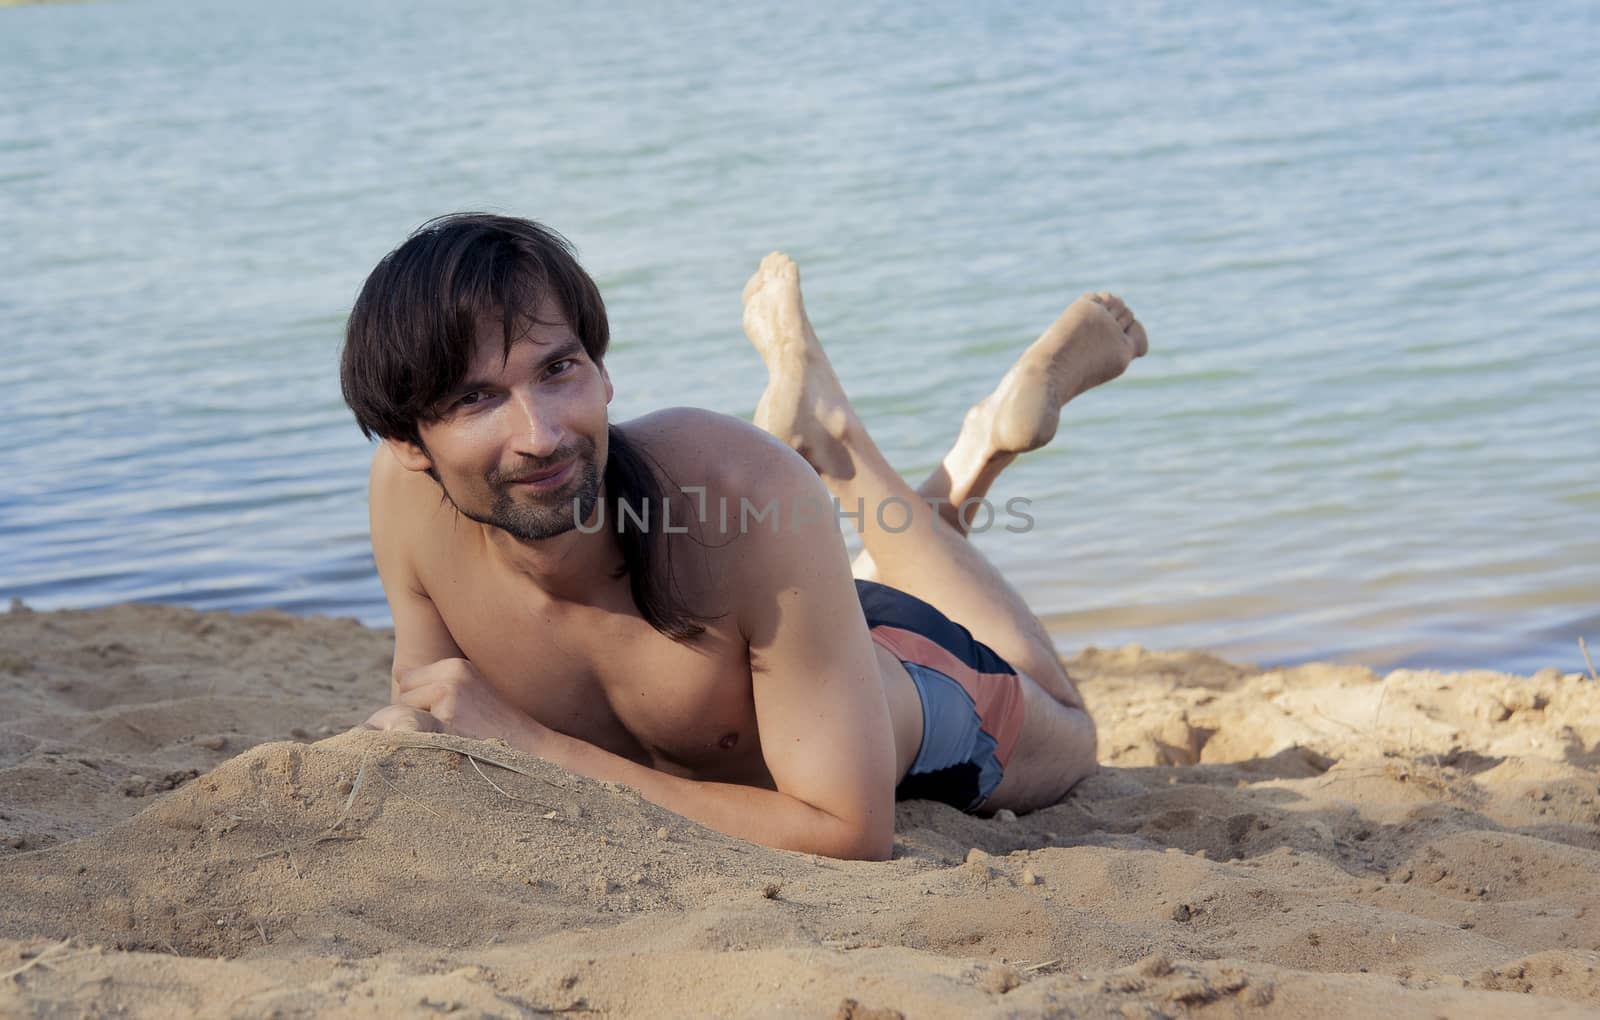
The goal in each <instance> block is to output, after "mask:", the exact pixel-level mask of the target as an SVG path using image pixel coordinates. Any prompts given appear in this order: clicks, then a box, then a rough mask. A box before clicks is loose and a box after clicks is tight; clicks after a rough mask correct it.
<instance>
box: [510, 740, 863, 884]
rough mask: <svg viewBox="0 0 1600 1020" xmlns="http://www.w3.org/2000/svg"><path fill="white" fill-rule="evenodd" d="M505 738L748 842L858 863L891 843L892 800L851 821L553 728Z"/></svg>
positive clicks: (778, 794)
mask: <svg viewBox="0 0 1600 1020" xmlns="http://www.w3.org/2000/svg"><path fill="white" fill-rule="evenodd" d="M510 743H512V744H513V745H514V746H519V747H521V749H522V750H525V751H528V752H530V753H532V754H537V755H538V756H539V757H541V758H543V759H545V760H546V761H551V762H554V763H556V764H557V765H560V766H562V767H563V768H566V769H569V770H571V771H573V772H576V773H578V774H579V775H581V776H587V777H589V778H590V779H598V780H602V781H609V782H614V783H621V784H622V785H624V786H631V787H633V788H634V789H635V790H637V791H639V795H640V796H641V797H643V798H644V799H645V800H648V801H649V802H650V803H652V804H655V805H658V806H660V807H664V808H666V809H667V810H668V811H675V812H677V813H678V814H680V815H683V816H684V817H685V818H689V819H692V820H694V821H696V822H699V823H700V824H701V825H704V826H706V827H708V828H712V829H715V830H717V831H718V832H722V833H725V834H727V835H729V836H735V837H737V838H739V839H746V840H749V841H750V842H752V843H760V844H763V845H765V846H771V847H777V848H779V849H782V850H798V851H801V852H803V853H813V854H822V855H824V856H827V857H842V858H849V859H862V860H887V859H888V857H889V854H890V851H891V850H892V848H893V844H894V819H893V817H892V813H893V805H892V804H890V805H888V807H887V809H886V810H887V811H888V813H889V815H890V817H887V818H882V817H879V818H872V819H868V820H867V821H866V823H865V824H856V823H853V822H850V821H848V820H846V819H841V818H839V817H837V816H835V815H831V814H829V813H828V812H826V811H823V810H822V809H821V808H817V807H813V806H812V805H810V804H807V803H805V802H804V801H801V800H798V799H796V798H794V797H791V796H789V795H788V794H785V793H782V792H780V791H777V790H766V789H761V788H759V787H754V786H740V785H737V784H734V783H713V782H702V781H699V780H694V779H684V778H682V777H681V776H674V775H669V774H667V773H665V772H658V771H657V770H655V769H652V768H650V767H649V766H646V765H640V764H639V763H637V762H633V761H629V760H628V759H626V758H623V757H622V756H620V755H616V754H612V753H611V752H610V751H607V750H605V749H604V748H600V747H596V746H595V745H593V744H590V743H587V742H585V741H582V740H577V739H575V738H573V737H569V736H567V735H565V734H563V733H557V732H556V731H554V730H548V729H541V731H539V732H536V733H531V734H519V735H517V737H516V738H514V739H512V740H511V741H510Z"/></svg>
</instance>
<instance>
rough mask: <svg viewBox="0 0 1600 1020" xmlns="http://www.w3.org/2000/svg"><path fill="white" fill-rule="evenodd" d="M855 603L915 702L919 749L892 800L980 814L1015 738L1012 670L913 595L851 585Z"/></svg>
mask: <svg viewBox="0 0 1600 1020" xmlns="http://www.w3.org/2000/svg"><path fill="white" fill-rule="evenodd" d="M856 596H857V597H858V598H859V599H860V600H861V610H862V612H863V613H865V614H866V617H867V628H868V630H869V631H870V633H871V634H872V640H873V641H874V642H876V643H877V644H879V645H881V646H882V647H884V648H886V649H888V650H889V652H891V653H892V654H893V655H894V656H895V657H896V658H897V659H899V660H900V661H901V662H902V663H903V664H904V665H905V667H906V672H907V673H909V674H911V680H912V682H913V683H914V684H915V685H916V688H917V696H918V697H919V698H921V700H922V745H921V747H920V748H918V750H917V758H916V761H914V762H912V763H911V769H910V771H909V772H907V773H906V775H905V777H904V778H903V779H901V780H900V785H899V786H897V787H896V788H895V799H897V800H937V801H943V802H944V803H946V804H950V805H953V806H955V807H958V808H960V809H961V810H963V811H976V810H978V809H980V808H981V807H982V806H983V802H984V801H985V800H987V799H988V797H989V795H990V794H991V793H993V792H994V789H995V787H997V786H999V785H1000V779H1001V777H1002V776H1003V775H1004V774H1005V767H1006V762H1007V761H1009V760H1010V759H1011V751H1012V749H1013V748H1014V747H1016V744H1017V736H1018V734H1020V733H1021V732H1022V715H1023V706H1022V681H1021V679H1020V678H1019V677H1018V676H1017V671H1016V670H1014V669H1012V668H1011V667H1010V666H1009V665H1008V664H1007V663H1006V661H1005V660H1004V659H1002V658H1000V656H998V655H996V654H995V653H994V651H993V650H992V649H990V648H989V647H988V646H987V645H984V644H982V643H980V642H979V641H977V640H976V639H975V638H973V636H972V634H971V633H970V632H969V631H968V630H967V628H965V627H963V626H961V625H960V624H958V623H956V622H955V621H953V620H951V619H950V618H949V617H947V616H945V615H944V614H943V613H941V612H939V610H937V609H935V608H934V607H932V606H930V605H929V604H928V603H926V602H924V601H922V600H921V599H919V598H917V597H916V596H914V595H908V594H906V593H905V592H903V591H899V590H898V589H895V588H890V587H889V586H888V585H883V584H877V583H876V582H873V581H861V580H858V581H856Z"/></svg>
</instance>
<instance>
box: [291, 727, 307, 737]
mask: <svg viewBox="0 0 1600 1020" xmlns="http://www.w3.org/2000/svg"><path fill="white" fill-rule="evenodd" d="M289 736H291V737H293V738H294V739H296V740H310V739H311V734H309V733H307V732H306V731H305V729H304V727H300V726H296V727H294V728H293V729H291V730H290V731H289Z"/></svg>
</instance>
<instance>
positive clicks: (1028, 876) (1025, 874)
mask: <svg viewBox="0 0 1600 1020" xmlns="http://www.w3.org/2000/svg"><path fill="white" fill-rule="evenodd" d="M1022 884H1023V885H1038V884H1039V876H1038V875H1035V874H1034V873H1033V869H1032V868H1023V869H1022Z"/></svg>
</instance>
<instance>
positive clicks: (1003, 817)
mask: <svg viewBox="0 0 1600 1020" xmlns="http://www.w3.org/2000/svg"><path fill="white" fill-rule="evenodd" d="M994 820H995V821H997V822H1014V821H1016V820H1017V813H1016V812H1015V811H1013V810H1011V809H1010V808H1001V809H1000V810H999V811H996V812H995V813H994Z"/></svg>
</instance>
